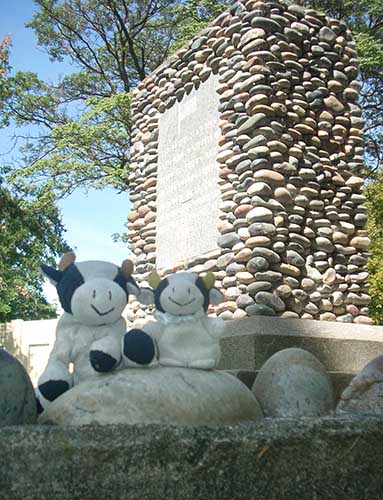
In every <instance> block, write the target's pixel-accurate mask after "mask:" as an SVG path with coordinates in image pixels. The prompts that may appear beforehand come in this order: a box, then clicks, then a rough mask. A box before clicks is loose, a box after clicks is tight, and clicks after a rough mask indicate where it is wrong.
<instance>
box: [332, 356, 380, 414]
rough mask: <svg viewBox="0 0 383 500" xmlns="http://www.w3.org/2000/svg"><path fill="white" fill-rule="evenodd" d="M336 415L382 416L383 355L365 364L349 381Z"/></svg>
mask: <svg viewBox="0 0 383 500" xmlns="http://www.w3.org/2000/svg"><path fill="white" fill-rule="evenodd" d="M336 413H337V414H338V415H341V414H344V413H354V414H358V413H359V414H375V415H382V414H383V355H381V356H377V357H376V358H374V359H373V360H371V361H370V362H369V363H367V365H366V366H365V367H364V368H363V369H362V370H361V372H360V373H358V375H356V376H355V377H354V378H353V379H352V380H351V382H350V385H349V386H348V387H347V388H346V389H345V390H344V391H343V393H342V395H341V397H340V401H339V403H338V406H337V408H336Z"/></svg>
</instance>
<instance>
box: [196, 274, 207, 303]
mask: <svg viewBox="0 0 383 500" xmlns="http://www.w3.org/2000/svg"><path fill="white" fill-rule="evenodd" d="M195 286H196V287H197V288H198V289H199V291H200V292H201V293H202V295H203V309H204V311H207V308H208V307H209V290H208V289H207V288H206V285H205V283H204V281H203V279H202V278H200V277H199V276H198V278H197V279H196V282H195Z"/></svg>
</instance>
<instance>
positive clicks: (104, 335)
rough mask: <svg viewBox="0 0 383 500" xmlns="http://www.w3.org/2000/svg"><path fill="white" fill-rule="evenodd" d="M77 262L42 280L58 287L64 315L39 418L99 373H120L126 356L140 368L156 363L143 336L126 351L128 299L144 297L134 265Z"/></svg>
mask: <svg viewBox="0 0 383 500" xmlns="http://www.w3.org/2000/svg"><path fill="white" fill-rule="evenodd" d="M75 260H76V256H75V254H74V253H72V252H69V253H67V254H65V255H64V256H63V257H62V259H61V261H60V264H59V266H58V269H54V268H52V267H49V266H47V265H42V266H41V270H42V272H43V274H44V275H45V276H46V277H47V278H48V279H49V280H50V281H51V282H52V283H53V284H54V285H55V286H56V288H57V293H58V297H59V300H60V303H61V305H62V307H63V309H64V311H65V312H64V313H63V315H62V316H61V318H60V320H59V322H58V324H57V329H56V340H55V343H54V346H53V349H52V352H51V354H50V357H49V360H48V364H47V366H46V368H45V370H44V372H43V373H42V375H41V376H40V378H39V381H38V387H37V389H36V396H37V401H38V406H39V412H41V411H42V410H43V409H45V408H46V406H47V405H48V404H49V402H50V401H53V400H54V399H56V398H57V397H58V396H60V395H61V394H63V393H64V392H65V391H67V390H68V389H70V388H71V387H72V386H73V385H74V384H77V383H78V382H80V381H82V380H84V379H86V378H89V377H91V376H94V375H96V373H97V372H109V371H111V370H113V369H116V368H117V367H118V366H119V365H120V364H121V361H122V351H123V350H124V358H125V360H126V362H129V361H130V362H132V363H134V364H138V365H146V364H149V363H150V362H151V361H152V360H153V358H154V357H155V350H154V345H153V341H152V339H151V338H150V337H149V336H148V335H147V334H145V333H144V332H135V335H132V336H130V337H129V340H130V341H129V342H128V343H126V345H125V346H123V340H124V335H125V333H126V323H125V320H124V318H123V317H122V312H123V310H124V308H125V306H126V304H127V302H128V298H129V293H133V294H135V295H136V296H137V298H138V299H139V296H140V289H139V287H138V286H137V283H136V282H135V280H134V279H133V278H132V272H133V264H132V262H131V261H130V260H128V259H126V260H124V262H123V263H122V265H121V267H118V266H116V265H115V264H112V263H110V262H103V261H84V262H77V263H76V262H75ZM70 364H72V368H73V369H72V370H70ZM121 366H122V364H121Z"/></svg>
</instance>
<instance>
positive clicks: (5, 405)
mask: <svg viewBox="0 0 383 500" xmlns="http://www.w3.org/2000/svg"><path fill="white" fill-rule="evenodd" d="M36 411H37V410H36V398H35V392H34V390H33V387H32V383H31V381H30V379H29V376H28V374H27V372H26V370H25V368H24V367H23V365H22V364H21V363H20V362H19V361H18V360H17V359H16V358H14V357H13V356H12V355H11V354H9V353H8V352H7V351H6V350H5V349H2V348H0V427H1V426H3V425H21V424H33V423H34V422H35V421H36Z"/></svg>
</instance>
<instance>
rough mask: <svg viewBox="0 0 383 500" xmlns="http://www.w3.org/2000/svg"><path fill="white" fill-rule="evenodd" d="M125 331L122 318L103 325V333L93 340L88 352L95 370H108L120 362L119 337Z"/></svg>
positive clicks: (120, 337)
mask: <svg viewBox="0 0 383 500" xmlns="http://www.w3.org/2000/svg"><path fill="white" fill-rule="evenodd" d="M125 331H126V323H125V320H124V319H122V318H121V319H120V320H118V321H117V322H116V323H114V324H112V325H106V326H105V335H104V336H103V337H102V338H101V339H99V340H96V341H95V342H93V344H92V345H91V348H90V352H89V359H90V364H91V365H92V367H93V368H94V370H96V371H97V372H110V371H112V370H114V369H116V368H117V367H118V365H119V364H120V362H121V358H122V352H121V339H122V337H123V335H124V333H125Z"/></svg>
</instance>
